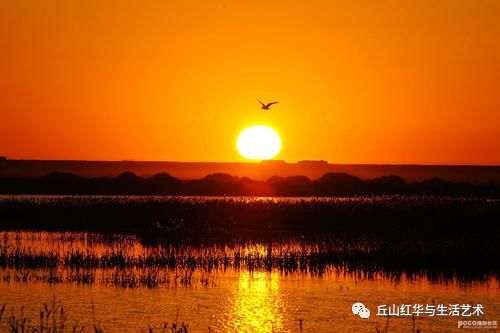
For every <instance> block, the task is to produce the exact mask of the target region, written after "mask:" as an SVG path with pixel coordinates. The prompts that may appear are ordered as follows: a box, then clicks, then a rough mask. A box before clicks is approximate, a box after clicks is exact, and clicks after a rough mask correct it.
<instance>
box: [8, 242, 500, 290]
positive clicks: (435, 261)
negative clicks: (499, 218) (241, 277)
mask: <svg viewBox="0 0 500 333" xmlns="http://www.w3.org/2000/svg"><path fill="white" fill-rule="evenodd" d="M0 237H1V239H2V242H1V243H0V268H3V270H2V271H0V279H1V280H3V281H5V282H29V281H45V282H48V283H52V284H54V283H61V282H72V283H78V284H95V283H99V284H107V285H114V286H121V287H140V286H143V287H150V288H152V287H158V286H167V287H177V286H188V285H191V284H193V283H199V284H201V285H202V286H212V285H215V284H216V280H215V278H214V274H212V273H215V272H218V271H225V270H248V271H262V270H265V271H272V270H275V271H280V272H282V273H284V274H288V273H295V272H298V273H301V274H303V273H305V274H311V275H318V276H321V275H323V274H325V273H334V274H350V275H353V276H355V277H359V278H360V279H363V278H375V277H377V276H378V275H379V274H382V275H383V276H384V277H387V278H391V279H394V280H399V279H401V278H403V277H410V278H412V277H415V276H419V275H425V276H426V277H428V278H430V279H432V280H442V279H450V278H453V279H459V280H463V281H469V280H472V279H488V278H490V277H491V276H494V275H498V271H497V270H495V265H496V263H495V262H493V263H491V265H490V266H483V267H480V269H476V270H474V267H475V266H472V265H470V266H467V269H464V270H463V271H460V270H459V269H458V268H459V266H457V265H456V264H455V263H454V262H452V263H451V264H450V263H447V262H446V260H447V259H448V258H449V256H448V254H447V251H449V249H450V245H449V244H447V243H445V244H442V243H441V242H427V243H420V244H414V243H412V242H387V241H377V240H375V241H373V240H371V241H368V240H339V239H322V240H320V239H317V240H315V241H306V240H301V241H281V242H243V241H234V242H230V243H213V242H212V243H183V244H180V243H175V244H169V243H162V244H155V245H144V244H141V243H140V242H139V241H138V240H133V239H131V237H130V236H123V237H121V236H119V235H115V236H114V237H113V239H111V238H109V237H107V238H106V239H105V240H102V239H101V235H99V234H89V233H46V232H43V233H40V232H4V233H3V234H0ZM415 245H418V246H415Z"/></svg>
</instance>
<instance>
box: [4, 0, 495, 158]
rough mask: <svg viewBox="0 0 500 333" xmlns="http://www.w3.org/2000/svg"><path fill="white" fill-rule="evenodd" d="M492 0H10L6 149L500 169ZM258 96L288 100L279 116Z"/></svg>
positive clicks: (38, 153)
mask: <svg viewBox="0 0 500 333" xmlns="http://www.w3.org/2000/svg"><path fill="white" fill-rule="evenodd" d="M499 18H500V1H498V0H466V1H464V0H439V1H436V0H414V1H406V0H387V1H373V0H366V1H359V0H354V1H353V0H342V1H340V0H331V1H327V0H321V1H320V0H307V1H305V0H302V1H295V0H287V1H285V0H282V1H272V0H252V1H249V0H246V1H243V0H203V1H202V0H175V1H171V0H151V1H142V0H141V1H134V0H109V1H102V0H81V1H76V0H75V1H71V0H61V1H54V0H46V1H40V0H19V1H0V115H1V117H0V155H6V156H8V157H10V158H36V159H99V160H121V159H135V160H174V161H241V160H243V158H242V157H241V156H240V155H239V154H238V152H237V150H236V148H235V142H236V137H237V135H238V133H239V132H240V131H241V130H242V129H244V128H245V127H248V126H250V125H255V124H267V125H269V126H272V127H273V128H275V129H276V130H277V131H278V132H279V133H280V135H281V137H282V140H283V149H282V152H281V153H280V155H278V156H277V158H279V159H285V160H287V161H296V160H303V159H326V160H328V161H330V162H333V163H417V164H433V163H435V164H500V152H499V147H500V19H499ZM257 99H261V100H263V101H272V100H278V101H280V102H281V103H280V104H278V105H275V106H273V108H272V109H271V111H270V112H268V113H265V112H263V111H261V110H260V109H259V104H258V102H257Z"/></svg>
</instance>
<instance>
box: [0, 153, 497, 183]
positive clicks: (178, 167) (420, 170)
mask: <svg viewBox="0 0 500 333" xmlns="http://www.w3.org/2000/svg"><path fill="white" fill-rule="evenodd" d="M127 171H130V172H133V173H134V174H136V175H138V176H141V177H150V176H153V175H155V174H158V173H168V174H170V175H172V176H174V177H176V178H179V179H184V180H185V179H199V178H203V177H205V176H207V175H210V174H215V173H227V174H231V175H233V176H237V177H249V178H251V179H255V180H260V181H263V180H267V179H269V178H270V177H273V176H280V177H291V176H298V175H302V176H306V177H308V178H310V179H317V178H319V177H321V176H322V175H324V174H326V173H330V172H334V173H347V174H350V175H353V176H356V177H358V178H360V179H363V180H367V179H373V178H378V177H383V176H388V175H397V176H399V177H401V178H402V179H404V180H405V181H406V182H417V181H423V180H425V179H430V178H442V179H445V180H448V181H452V182H468V183H473V184H479V183H489V182H491V181H493V182H495V183H500V166H476V165H412V164H332V163H328V162H326V161H299V162H297V163H287V162H284V161H280V160H272V161H264V162H261V163H252V162H234V163H233V162H162V161H79V160H18V159H5V160H0V178H12V177H22V178H31V177H33V178H36V177H44V176H46V175H47V174H49V173H51V172H59V173H73V174H75V175H78V176H82V177H116V176H118V175H120V174H122V173H124V172H127Z"/></svg>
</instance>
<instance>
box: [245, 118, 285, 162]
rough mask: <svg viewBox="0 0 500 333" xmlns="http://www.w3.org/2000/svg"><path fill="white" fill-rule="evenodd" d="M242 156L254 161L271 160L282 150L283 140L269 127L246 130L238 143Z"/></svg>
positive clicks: (253, 127) (255, 127) (254, 127)
mask: <svg viewBox="0 0 500 333" xmlns="http://www.w3.org/2000/svg"><path fill="white" fill-rule="evenodd" d="M236 146H237V147H238V152H239V153H240V154H241V156H243V157H245V158H248V159H252V160H269V159H271V158H273V157H275V156H276V155H278V153H279V152H280V150H281V138H280V136H279V135H278V133H277V132H276V131H275V130H274V129H272V128H271V127H268V126H252V127H248V128H245V129H244V130H243V131H242V132H241V133H240V135H239V136H238V140H237V142H236Z"/></svg>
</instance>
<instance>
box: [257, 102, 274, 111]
mask: <svg viewBox="0 0 500 333" xmlns="http://www.w3.org/2000/svg"><path fill="white" fill-rule="evenodd" d="M258 101H259V100H258ZM259 103H260V104H261V105H262V107H261V109H262V110H269V108H270V107H271V105H273V104H277V103H279V102H271V103H267V104H264V103H262V102H261V101H259Z"/></svg>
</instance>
